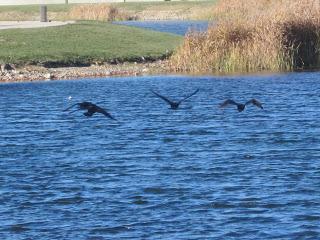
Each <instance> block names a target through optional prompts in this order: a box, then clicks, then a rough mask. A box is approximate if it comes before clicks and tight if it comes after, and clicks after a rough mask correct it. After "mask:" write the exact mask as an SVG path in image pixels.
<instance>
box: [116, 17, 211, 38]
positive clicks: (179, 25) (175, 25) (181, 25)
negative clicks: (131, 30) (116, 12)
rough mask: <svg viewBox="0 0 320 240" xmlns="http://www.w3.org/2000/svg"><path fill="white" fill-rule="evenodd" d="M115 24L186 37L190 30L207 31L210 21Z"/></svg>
mask: <svg viewBox="0 0 320 240" xmlns="http://www.w3.org/2000/svg"><path fill="white" fill-rule="evenodd" d="M113 23H114V24H120V25H127V26H133V27H141V28H146V29H151V30H154V31H159V32H168V33H174V34H178V35H185V34H186V33H187V32H188V31H189V30H191V29H192V30H197V31H206V30H207V28H208V21H192V20H190V21H185V20H184V21H178V20H163V21H158V20H157V21H118V22H113Z"/></svg>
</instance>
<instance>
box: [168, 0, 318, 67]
mask: <svg viewBox="0 0 320 240" xmlns="http://www.w3.org/2000/svg"><path fill="white" fill-rule="evenodd" d="M319 9H320V7H319V1H317V0H315V1H313V0H259V1H255V0H229V1H225V0H220V1H219V2H218V4H217V5H216V7H215V8H214V9H213V10H212V16H214V18H216V19H218V20H217V22H216V23H214V24H211V25H210V26H209V28H208V31H207V32H205V33H200V32H195V31H190V32H189V33H188V34H187V35H186V37H185V40H184V43H183V44H182V46H181V47H179V48H178V50H177V51H176V53H175V54H174V55H173V56H172V57H171V59H170V66H171V68H172V69H173V70H176V71H187V72H194V73H200V72H221V73H231V72H257V71H292V70H298V69H307V68H318V67H319V66H320V61H319V60H320V58H319V46H320V45H319V43H320V42H319V39H320V11H319Z"/></svg>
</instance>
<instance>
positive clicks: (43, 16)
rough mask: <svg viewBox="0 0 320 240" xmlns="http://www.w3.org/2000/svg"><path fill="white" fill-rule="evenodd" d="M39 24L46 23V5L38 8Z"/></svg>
mask: <svg viewBox="0 0 320 240" xmlns="http://www.w3.org/2000/svg"><path fill="white" fill-rule="evenodd" d="M40 22H48V17H47V6H46V5H41V6H40Z"/></svg>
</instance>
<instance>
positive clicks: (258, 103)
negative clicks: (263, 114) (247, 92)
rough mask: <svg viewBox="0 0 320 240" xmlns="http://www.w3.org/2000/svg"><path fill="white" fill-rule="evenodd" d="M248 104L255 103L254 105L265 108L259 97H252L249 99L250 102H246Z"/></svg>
mask: <svg viewBox="0 0 320 240" xmlns="http://www.w3.org/2000/svg"><path fill="white" fill-rule="evenodd" d="M248 104H253V105H255V106H257V107H258V108H261V109H263V107H262V103H261V102H259V101H258V100H257V99H254V98H252V99H251V100H249V101H248V102H246V103H245V105H248Z"/></svg>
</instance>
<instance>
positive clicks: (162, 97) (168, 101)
mask: <svg viewBox="0 0 320 240" xmlns="http://www.w3.org/2000/svg"><path fill="white" fill-rule="evenodd" d="M150 91H151V92H152V93H153V94H155V95H156V96H158V97H159V98H161V99H163V100H164V101H166V102H167V103H168V104H170V105H172V104H174V102H173V101H171V100H169V99H168V98H166V97H164V96H162V95H160V94H159V93H156V92H155V91H153V90H150Z"/></svg>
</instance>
